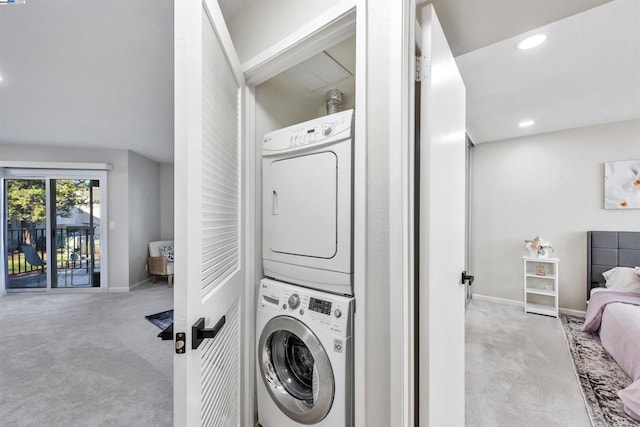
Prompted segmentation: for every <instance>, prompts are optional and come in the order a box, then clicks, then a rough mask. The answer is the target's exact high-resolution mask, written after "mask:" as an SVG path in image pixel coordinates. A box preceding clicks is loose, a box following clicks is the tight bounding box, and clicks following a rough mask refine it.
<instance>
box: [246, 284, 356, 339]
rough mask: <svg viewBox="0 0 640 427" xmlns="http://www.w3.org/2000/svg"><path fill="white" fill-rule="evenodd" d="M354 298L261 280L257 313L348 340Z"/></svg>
mask: <svg viewBox="0 0 640 427" xmlns="http://www.w3.org/2000/svg"><path fill="white" fill-rule="evenodd" d="M352 307H353V298H351V297H346V296H341V295H333V294H328V293H325V292H322V293H320V292H317V291H313V290H311V289H305V288H301V287H297V286H294V285H288V284H284V283H280V282H276V281H274V280H271V279H263V280H262V281H261V284H260V295H259V300H258V309H259V310H268V311H270V312H279V313H280V314H283V315H287V316H291V317H295V318H297V319H299V320H301V321H302V322H304V323H306V324H308V325H310V326H311V325H313V327H314V328H321V329H325V330H327V331H329V332H331V333H336V334H340V335H344V336H348V331H349V326H350V324H351V317H352V316H350V314H351V313H352V310H353V308H352Z"/></svg>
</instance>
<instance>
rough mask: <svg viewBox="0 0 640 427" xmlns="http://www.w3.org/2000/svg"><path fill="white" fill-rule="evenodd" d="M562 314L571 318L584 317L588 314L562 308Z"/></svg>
mask: <svg viewBox="0 0 640 427" xmlns="http://www.w3.org/2000/svg"><path fill="white" fill-rule="evenodd" d="M560 313H561V314H567V315H569V316H577V317H584V316H585V315H586V314H587V312H586V311H580V310H571V309H570V308H562V307H560Z"/></svg>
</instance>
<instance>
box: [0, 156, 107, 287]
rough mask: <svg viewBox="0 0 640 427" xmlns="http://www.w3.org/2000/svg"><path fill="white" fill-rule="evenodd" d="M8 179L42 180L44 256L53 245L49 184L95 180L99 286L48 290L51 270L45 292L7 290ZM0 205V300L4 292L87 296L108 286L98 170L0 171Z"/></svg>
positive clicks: (103, 193) (103, 189)
mask: <svg viewBox="0 0 640 427" xmlns="http://www.w3.org/2000/svg"><path fill="white" fill-rule="evenodd" d="M8 179H43V180H45V192H46V205H47V206H46V210H47V213H46V229H47V239H46V242H47V243H46V248H47V254H51V253H52V252H51V250H52V247H53V244H54V242H52V239H51V214H52V213H51V211H50V210H51V206H50V205H51V203H50V197H51V194H50V182H51V180H52V179H85V180H97V181H99V182H100V286H99V287H86V288H67V287H56V288H53V287H52V286H51V269H50V268H47V287H46V288H32V289H8V286H7V285H8V283H9V276H8V274H9V272H8V268H7V263H8V259H7V252H6V247H5V240H6V237H7V235H8V234H7V233H8V231H7V221H6V212H7V208H8V207H7V194H5V187H6V184H5V182H6V180H8ZM0 184H1V188H0V196H1V197H0V204H1V206H0V207H1V209H0V211H1V213H0V219H1V220H2V224H1V227H0V250H1V252H0V253H1V254H2V258H1V259H0V277H1V278H2V279H3V280H2V283H0V296H2V295H3V294H5V293H7V292H11V293H14V292H51V291H53V292H65V291H66V292H69V291H71V292H91V291H96V290H105V289H106V288H107V283H109V282H108V270H109V268H108V266H109V264H108V261H109V259H108V258H109V257H108V252H109V249H108V248H109V245H108V241H107V235H108V231H107V229H108V227H107V224H108V223H109V222H108V217H107V212H108V203H107V200H108V197H107V172H106V171H101V170H83V169H29V168H4V170H3V168H0Z"/></svg>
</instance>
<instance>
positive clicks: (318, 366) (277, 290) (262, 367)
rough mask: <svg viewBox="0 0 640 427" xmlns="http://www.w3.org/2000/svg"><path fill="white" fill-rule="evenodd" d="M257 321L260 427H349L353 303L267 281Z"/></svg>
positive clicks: (351, 416)
mask: <svg viewBox="0 0 640 427" xmlns="http://www.w3.org/2000/svg"><path fill="white" fill-rule="evenodd" d="M258 298H259V299H258V310H257V319H256V337H257V347H256V348H257V364H258V366H257V370H256V373H257V377H258V378H257V380H256V383H257V398H258V421H259V423H260V425H261V426H262V427H299V426H306V425H314V426H318V427H350V426H352V425H353V369H352V366H353V342H352V338H351V331H352V323H353V320H352V318H353V298H349V297H344V296H341V295H334V294H328V293H326V292H319V291H316V290H311V289H307V288H303V287H299V286H295V285H290V284H287V283H281V282H277V281H275V280H271V279H263V280H262V281H261V282H260V291H259V293H258Z"/></svg>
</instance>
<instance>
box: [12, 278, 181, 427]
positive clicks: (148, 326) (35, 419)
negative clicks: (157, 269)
mask: <svg viewBox="0 0 640 427" xmlns="http://www.w3.org/2000/svg"><path fill="white" fill-rule="evenodd" d="M170 308H173V292H172V289H168V288H167V286H166V285H165V284H155V285H151V284H146V285H143V286H141V287H140V288H138V289H136V290H134V291H132V292H129V293H91V294H89V293H84V294H40V293H38V294H34V293H22V294H9V295H7V296H6V297H4V298H0V336H1V337H2V346H0V425H3V426H12V427H23V426H24V427H27V426H46V427H58V426H60V427H62V426H64V427H75V426H78V427H98V426H128V427H138V426H139V427H147V426H154V427H156V426H157V427H161V426H171V425H172V424H173V346H172V343H171V341H161V340H160V339H159V338H156V335H157V334H158V333H159V332H160V329H159V328H158V327H157V326H155V325H153V324H152V323H151V322H149V321H148V320H147V319H145V318H144V316H145V315H148V314H153V313H157V312H160V311H164V310H167V309H170Z"/></svg>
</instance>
